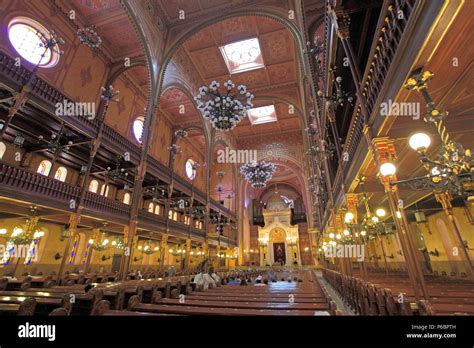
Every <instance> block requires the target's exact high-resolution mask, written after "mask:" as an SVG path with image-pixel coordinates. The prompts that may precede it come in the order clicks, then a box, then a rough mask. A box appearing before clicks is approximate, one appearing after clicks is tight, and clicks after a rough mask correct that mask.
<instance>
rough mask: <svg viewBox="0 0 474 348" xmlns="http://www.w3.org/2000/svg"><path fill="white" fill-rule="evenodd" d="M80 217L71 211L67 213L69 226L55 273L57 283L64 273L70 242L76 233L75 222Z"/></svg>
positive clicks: (76, 222)
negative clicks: (59, 262)
mask: <svg viewBox="0 0 474 348" xmlns="http://www.w3.org/2000/svg"><path fill="white" fill-rule="evenodd" d="M79 219H80V214H78V213H72V214H71V215H69V228H68V234H67V235H68V236H67V239H66V246H65V247H64V252H63V257H62V259H61V264H60V265H59V270H58V275H57V279H56V280H57V283H58V284H60V281H61V278H62V275H63V273H64V268H65V266H66V260H67V258H68V256H69V253H70V250H69V249H70V248H71V243H72V241H73V240H74V238H75V237H76V234H77V224H78V220H79Z"/></svg>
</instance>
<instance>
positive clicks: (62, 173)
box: [54, 167, 67, 182]
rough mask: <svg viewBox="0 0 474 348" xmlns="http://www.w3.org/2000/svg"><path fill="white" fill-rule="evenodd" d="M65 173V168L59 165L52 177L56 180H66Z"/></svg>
mask: <svg viewBox="0 0 474 348" xmlns="http://www.w3.org/2000/svg"><path fill="white" fill-rule="evenodd" d="M66 175H67V169H66V168H64V167H59V168H58V170H56V174H54V178H55V179H56V180H59V181H62V182H64V181H65V180H66Z"/></svg>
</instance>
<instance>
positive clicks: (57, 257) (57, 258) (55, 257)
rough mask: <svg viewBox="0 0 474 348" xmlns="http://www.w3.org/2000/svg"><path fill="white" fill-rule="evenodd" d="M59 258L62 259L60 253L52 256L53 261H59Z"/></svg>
mask: <svg viewBox="0 0 474 348" xmlns="http://www.w3.org/2000/svg"><path fill="white" fill-rule="evenodd" d="M60 258H62V256H61V254H60V253H56V254H54V259H55V260H59V259H60Z"/></svg>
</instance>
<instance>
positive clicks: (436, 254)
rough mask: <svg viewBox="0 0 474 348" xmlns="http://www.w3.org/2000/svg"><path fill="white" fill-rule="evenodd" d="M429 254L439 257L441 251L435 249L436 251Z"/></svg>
mask: <svg viewBox="0 0 474 348" xmlns="http://www.w3.org/2000/svg"><path fill="white" fill-rule="evenodd" d="M429 254H430V255H432V256H435V257H439V251H438V249H436V248H435V250H434V251H430V253H429Z"/></svg>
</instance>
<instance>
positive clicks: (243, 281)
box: [240, 278, 248, 286]
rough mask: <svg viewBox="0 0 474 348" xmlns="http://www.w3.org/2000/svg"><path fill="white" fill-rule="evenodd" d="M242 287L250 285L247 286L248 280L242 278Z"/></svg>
mask: <svg viewBox="0 0 474 348" xmlns="http://www.w3.org/2000/svg"><path fill="white" fill-rule="evenodd" d="M240 285H244V286H246V285H248V284H247V279H245V278H242V280H241V282H240Z"/></svg>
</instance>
